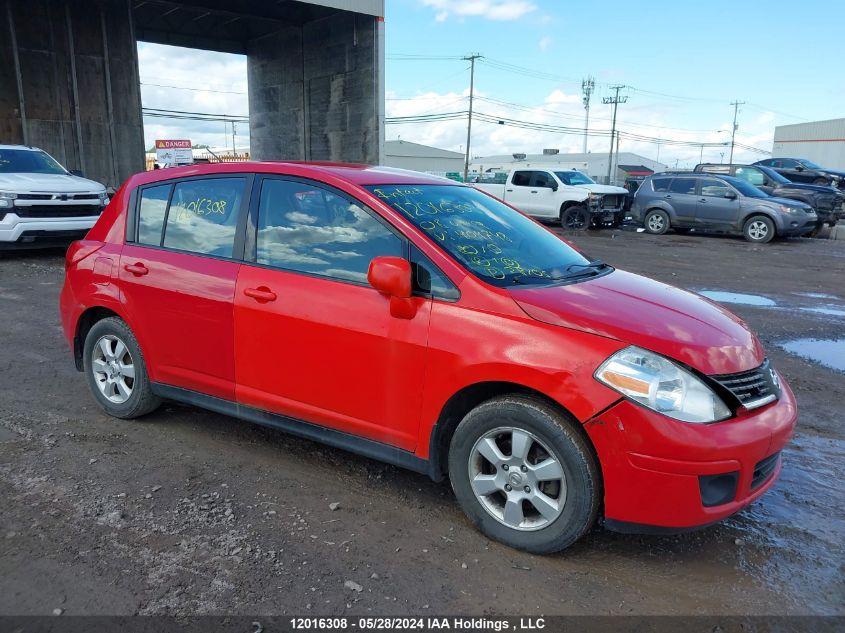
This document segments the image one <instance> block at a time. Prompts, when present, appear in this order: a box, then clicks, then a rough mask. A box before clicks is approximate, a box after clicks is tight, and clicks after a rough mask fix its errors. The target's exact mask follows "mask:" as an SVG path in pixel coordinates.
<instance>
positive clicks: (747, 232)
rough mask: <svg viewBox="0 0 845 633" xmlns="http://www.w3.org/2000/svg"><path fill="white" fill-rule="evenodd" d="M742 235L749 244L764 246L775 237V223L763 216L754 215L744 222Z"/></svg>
mask: <svg viewBox="0 0 845 633" xmlns="http://www.w3.org/2000/svg"><path fill="white" fill-rule="evenodd" d="M742 235H743V237H745V239H746V240H748V241H749V242H754V243H757V244H766V243H767V242H771V241H772V239H774V237H775V223H774V222H772V221H771V220H770V219H769V218H767V217H766V216H764V215H755V216H754V217H753V218H748V220H746V222H745V225H744V226H743V227H742Z"/></svg>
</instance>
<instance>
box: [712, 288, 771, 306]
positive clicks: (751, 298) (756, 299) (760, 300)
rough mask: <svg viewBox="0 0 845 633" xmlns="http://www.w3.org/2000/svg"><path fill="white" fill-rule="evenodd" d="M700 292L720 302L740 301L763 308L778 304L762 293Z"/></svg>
mask: <svg viewBox="0 0 845 633" xmlns="http://www.w3.org/2000/svg"><path fill="white" fill-rule="evenodd" d="M698 294H700V295H704V296H705V297H707V298H708V299H711V300H713V301H718V302H719V303H738V304H740V305H746V306H760V307H763V308H772V307H775V306H777V303H776V302H775V301H773V300H772V299H769V298H768V297H763V296H760V295H747V294H742V293H740V292H724V291H722V290H699V291H698Z"/></svg>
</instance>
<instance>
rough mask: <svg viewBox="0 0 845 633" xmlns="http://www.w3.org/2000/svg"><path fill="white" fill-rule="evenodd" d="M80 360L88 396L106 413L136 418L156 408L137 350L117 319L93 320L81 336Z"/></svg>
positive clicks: (122, 324)
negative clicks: (86, 381)
mask: <svg viewBox="0 0 845 633" xmlns="http://www.w3.org/2000/svg"><path fill="white" fill-rule="evenodd" d="M82 361H83V364H84V369H85V377H86V378H87V380H88V386H89V387H90V389H91V393H93V394H94V397H95V398H96V400H97V402H98V403H99V404H100V406H101V407H103V409H105V411H106V413H108V414H109V415H112V416H114V417H116V418H125V419H130V418H137V417H139V416H142V415H144V414H146V413H149V412H150V411H153V410H154V409H155V408H156V407H158V406H159V404H160V403H161V401H160V400H159V399H158V398H157V397H156V396H155V395H154V394H153V392H152V388H151V385H150V379H149V376H148V375H147V368H146V365H145V364H144V357H143V355H142V354H141V348H140V346H139V345H138V341H137V340H136V339H135V335H134V334H133V333H132V330H130V329H129V327H128V326H127V325H126V323H124V322H123V321H122V320H121V319H119V318H117V317H110V318H108V319H103V320H102V321H97V323H95V324H94V326H93V327H92V328H91V329H90V330H89V331H88V335H87V336H86V337H85V349H84V351H83V356H82Z"/></svg>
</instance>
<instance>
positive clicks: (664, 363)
mask: <svg viewBox="0 0 845 633" xmlns="http://www.w3.org/2000/svg"><path fill="white" fill-rule="evenodd" d="M595 377H596V379H597V380H598V381H600V382H603V383H604V384H606V385H607V386H608V387H610V388H612V389H615V390H616V391H618V392H619V393H621V394H622V395H623V396H627V397H628V398H630V399H631V400H633V401H635V402H637V403H639V404H641V405H643V406H644V407H648V408H649V409H652V410H653V411H657V412H658V413H662V414H663V415H667V416H669V417H670V418H675V419H676V420H681V421H682V422H691V423H694V424H706V423H708V422H716V421H718V420H724V419H725V418H728V417H730V415H731V411H730V409H728V407H727V405H725V403H724V402H722V399H721V398H719V396H718V395H716V393H715V392H714V391H713V390H712V389H710V387H708V386H707V385H706V384H704V382H703V381H701V380H700V379H699V378H697V377H696V376H694V375H693V374H692V373H690V372H689V371H687V370H686V369H683V368H682V367H680V366H679V365H676V364H675V363H673V362H672V361H670V360H669V359H667V358H664V357H663V356H659V355H658V354H655V353H653V352H649V351H648V350H644V349H641V348H639V347H633V346H632V347H626V348H625V349H623V350H620V351H618V352H616V353H615V354H614V355H613V356H611V357H610V358H608V359H607V360H606V361H604V363H602V365H601V367H599V368H598V370H597V371H596V373H595Z"/></svg>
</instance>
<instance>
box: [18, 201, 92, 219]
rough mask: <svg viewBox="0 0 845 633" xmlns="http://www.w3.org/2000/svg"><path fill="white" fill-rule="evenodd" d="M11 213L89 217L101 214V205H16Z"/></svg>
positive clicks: (22, 216)
mask: <svg viewBox="0 0 845 633" xmlns="http://www.w3.org/2000/svg"><path fill="white" fill-rule="evenodd" d="M10 213H16V214H17V215H18V217H20V218H88V217H92V216H97V215H100V206H99V205H96V206H95V205H91V204H56V205H52V204H51V205H46V204H43V205H38V204H34V205H32V206H28V207H23V206H21V207H15V208H14V209H13V210H12V211H11V212H10Z"/></svg>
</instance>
